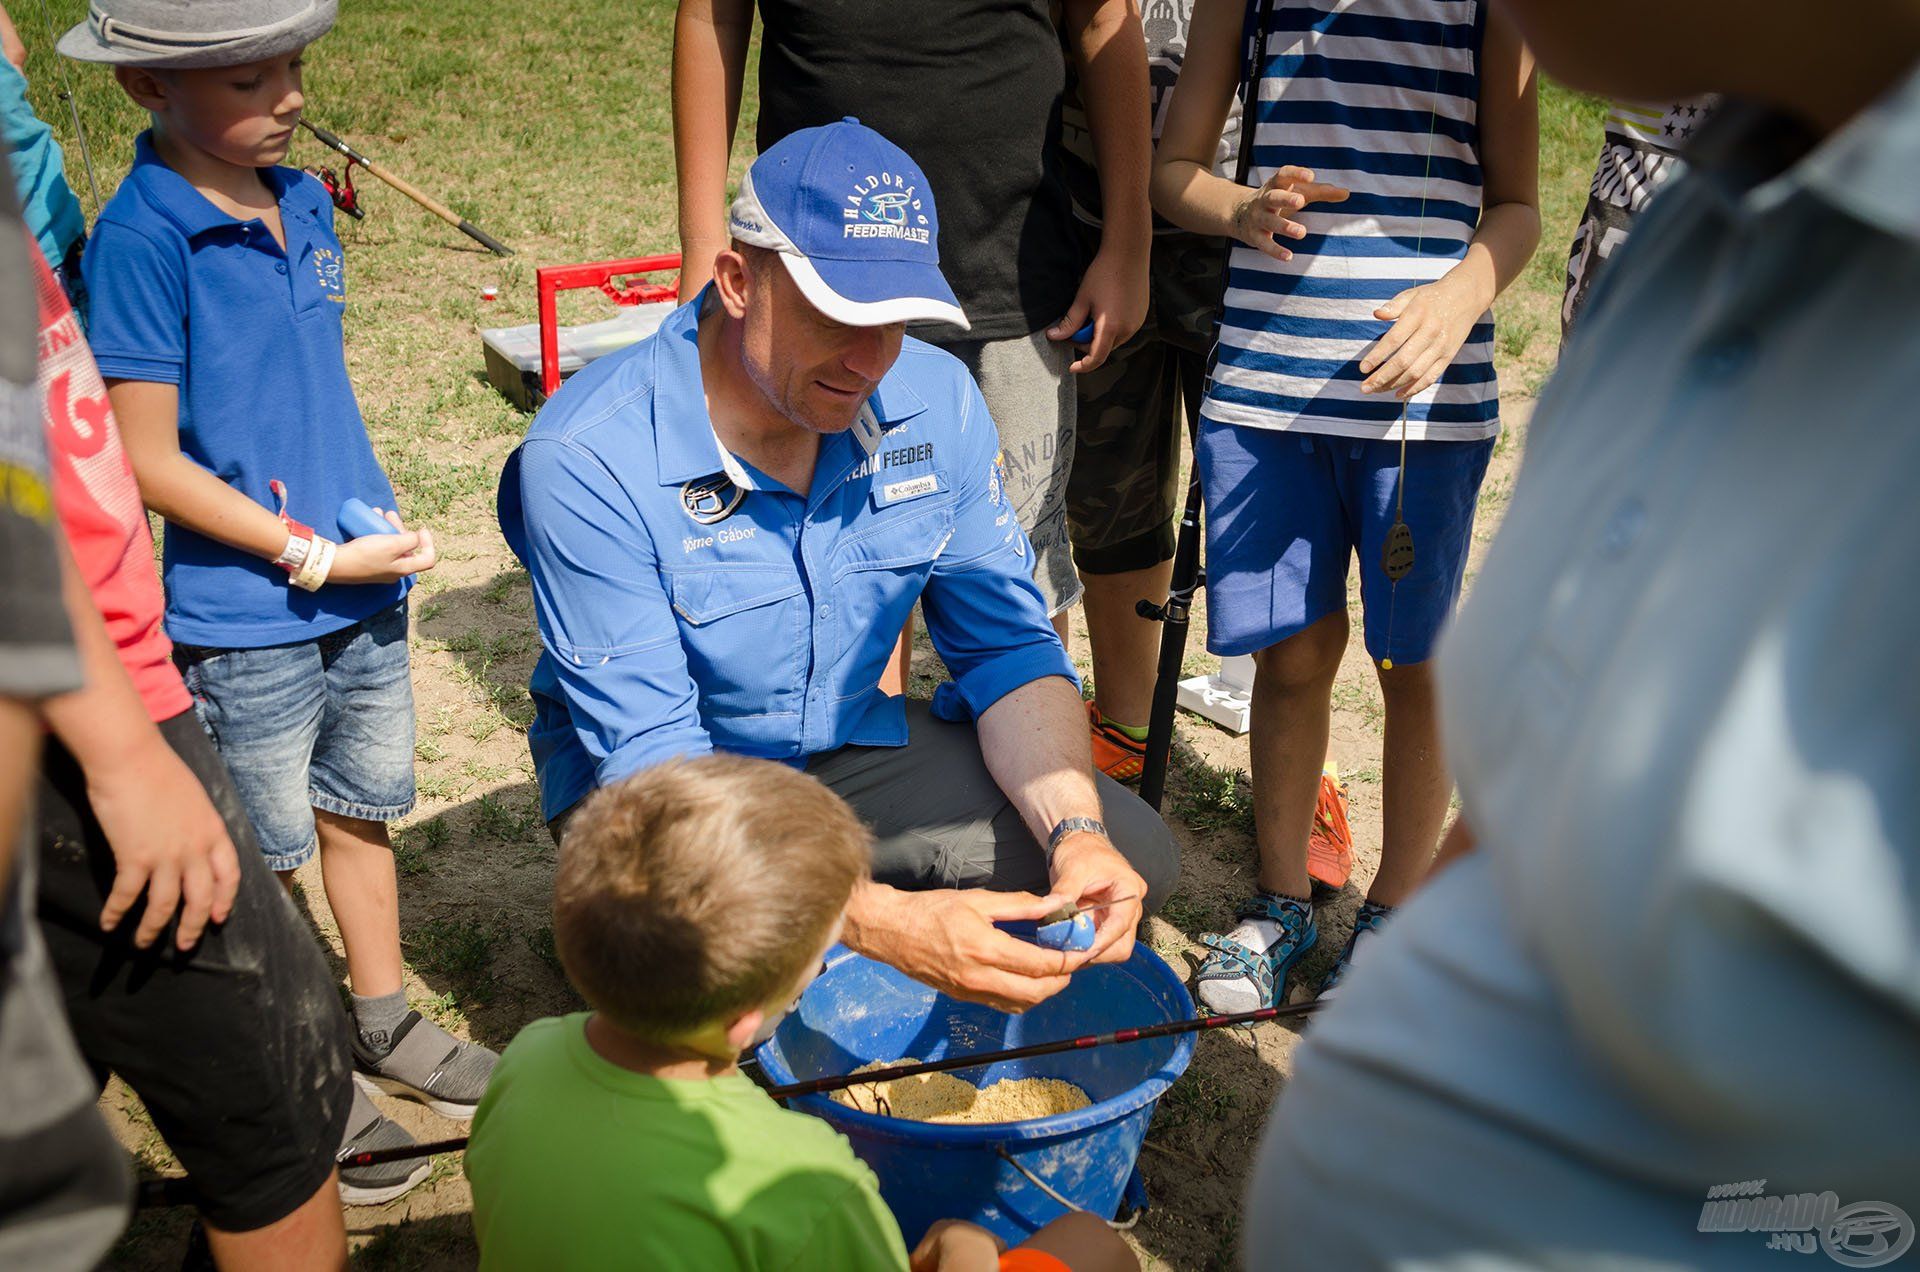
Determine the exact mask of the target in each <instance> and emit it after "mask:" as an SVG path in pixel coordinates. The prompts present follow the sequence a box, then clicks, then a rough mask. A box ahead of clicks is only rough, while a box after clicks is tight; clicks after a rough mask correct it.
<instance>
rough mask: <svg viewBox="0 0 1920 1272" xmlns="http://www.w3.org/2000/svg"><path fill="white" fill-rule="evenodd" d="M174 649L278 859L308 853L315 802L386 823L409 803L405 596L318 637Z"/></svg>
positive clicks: (271, 861)
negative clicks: (247, 645) (262, 645)
mask: <svg viewBox="0 0 1920 1272" xmlns="http://www.w3.org/2000/svg"><path fill="white" fill-rule="evenodd" d="M174 659H175V661H176V662H177V663H179V665H180V670H181V672H182V673H183V674H184V675H185V677H186V681H187V688H188V689H189V690H190V691H191V692H192V693H193V700H194V707H195V710H196V711H197V712H198V713H199V716H200V723H201V724H202V725H204V726H205V727H206V730H207V732H208V733H209V734H210V735H211V736H212V738H213V742H214V745H215V746H216V747H218V748H219V750H220V756H221V758H222V759H224V760H225V761H226V763H227V768H228V769H229V770H231V772H232V773H233V782H234V785H235V786H237V787H238V788H239V790H240V799H241V802H242V803H244V804H245V805H246V808H247V814H248V816H249V817H250V818H251V819H252V821H253V828H254V832H255V834H257V835H258V836H259V839H260V847H261V850H262V852H263V853H264V854H265V855H266V858H267V864H268V865H269V866H271V867H272V868H273V869H275V870H292V869H295V868H296V867H298V866H300V865H302V864H303V863H305V862H306V861H308V860H309V859H311V858H312V856H313V854H314V850H315V847H316V844H317V841H316V839H315V832H314V821H313V810H314V809H316V808H317V809H321V810H323V811H325V812H329V813H335V814H338V815H339V816H342V817H357V818H360V819H362V820H365V821H378V822H385V821H392V820H393V819H395V818H397V817H403V816H405V815H406V814H407V813H408V812H411V811H412V809H413V801H414V789H413V682H412V679H411V677H410V675H409V672H408V665H407V603H406V602H405V601H401V602H399V603H398V604H396V605H393V606H390V607H389V608H387V609H384V610H381V611H380V612H379V613H377V614H374V615H372V616H371V617H368V618H365V619H362V620H361V621H360V622H358V623H354V624H353V625H351V626H349V627H343V628H341V629H340V630H339V631H335V632H329V633H327V634H326V635H325V636H322V637H320V638H319V639H318V640H309V641H301V642H299V643H298V644H293V645H270V646H267V647H265V648H262V649H211V648H207V647H205V646H199V645H175V646H174Z"/></svg>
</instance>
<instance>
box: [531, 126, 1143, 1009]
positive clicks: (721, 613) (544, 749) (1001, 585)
mask: <svg viewBox="0 0 1920 1272" xmlns="http://www.w3.org/2000/svg"><path fill="white" fill-rule="evenodd" d="M729 232H730V234H731V236H732V241H731V246H730V247H729V249H728V250H727V251H724V252H721V253H720V254H719V256H718V259H717V260H716V262H715V267H714V278H713V282H712V283H711V284H709V285H708V286H707V287H706V288H704V289H703V290H702V291H701V292H700V294H699V295H698V296H697V297H695V298H693V299H692V300H691V301H690V302H689V303H688V304H686V305H683V306H682V307H681V308H680V309H679V311H678V312H676V313H675V314H674V315H673V316H672V317H671V318H669V319H668V320H667V321H666V323H665V324H664V325H662V327H661V328H660V330H659V332H658V333H657V334H656V335H655V336H653V337H651V338H649V339H648V340H645V341H643V342H641V343H640V344H638V345H635V346H634V347H632V348H631V349H628V350H625V351H623V352H621V353H619V354H616V355H614V356H612V357H609V358H604V359H602V360H600V361H599V362H596V363H594V364H593V365H592V366H591V367H589V368H588V369H586V370H585V371H582V372H581V373H580V374H579V375H578V376H576V377H575V378H574V379H573V380H572V381H570V382H569V383H568V384H567V386H566V387H565V388H564V389H562V390H561V392H560V393H559V395H558V396H556V397H555V398H554V399H553V401H552V402H551V403H550V404H549V405H548V407H547V408H546V410H544V411H543V412H542V413H541V414H540V417H539V418H538V419H537V420H535V421H534V425H533V428H532V429H531V430H530V431H529V433H528V435H527V439H526V441H525V442H524V443H522V445H521V446H520V448H519V449H518V450H516V451H515V452H514V454H513V456H512V457H511V458H510V459H509V460H508V461H507V467H506V471H505V473H504V474H503V476H502V478H501V485H500V524H501V527H502V529H503V530H504V531H505V533H506V538H507V542H508V544H509V545H510V546H511V547H512V548H513V550H514V552H515V554H516V555H518V556H519V558H520V559H521V560H522V561H523V562H525V563H526V566H527V569H528V572H529V573H530V574H531V575H532V579H533V594H534V603H535V608H536V612H537V614H538V618H539V624H540V635H541V641H542V645H543V651H542V656H541V658H540V662H539V665H538V666H537V667H536V668H535V670H534V674H533V681H532V685H531V690H532V695H533V699H534V703H535V706H536V718H535V721H534V725H533V728H532V730H531V731H530V735H529V740H530V744H531V746H532V749H533V758H534V765H535V767H536V769H537V770H538V772H539V777H540V789H541V801H542V810H543V812H544V813H545V815H546V817H547V818H548V820H549V823H550V824H552V825H553V826H554V828H555V833H556V835H557V834H558V833H559V828H560V826H561V824H562V823H563V822H564V818H565V816H566V814H567V813H568V811H569V810H571V809H572V808H573V806H574V805H576V804H577V803H578V802H579V801H580V800H581V799H582V798H583V797H584V796H586V795H587V794H588V793H589V792H590V791H592V790H593V789H595V788H596V787H599V786H602V785H605V784H607V783H609V782H613V781H616V780H618V779H619V778H622V777H624V776H626V775H627V774H630V773H633V772H635V771H637V770H639V769H642V768H645V767H647V766H649V765H652V764H656V763H659V762H660V761H662V760H665V759H668V758H670V757H673V756H678V755H697V754H702V753H705V752H707V751H712V750H724V751H731V752H736V753H739V754H745V755H754V756H760V757H764V758H770V759H779V760H785V761H787V762H789V763H792V764H795V765H799V766H804V767H805V768H806V769H807V770H808V771H809V772H812V773H813V774H814V775H815V776H817V777H819V778H820V779H821V780H822V781H824V782H826V783H827V785H829V786H830V787H832V788H833V789H834V790H835V791H836V792H838V793H839V794H840V795H842V796H843V797H844V798H846V799H847V800H848V801H849V802H850V803H851V804H852V805H853V806H854V808H855V809H856V811H858V812H859V813H860V815H861V816H862V817H863V818H864V819H865V820H866V821H867V822H868V823H869V824H870V825H871V826H872V827H873V828H874V831H875V834H876V838H877V841H878V842H877V843H876V845H875V849H874V861H873V881H872V882H871V883H868V884H865V885H863V886H862V887H861V888H860V889H859V890H858V891H856V893H855V894H854V898H853V901H852V903H851V904H850V905H849V907H848V910H847V917H846V926H845V932H844V939H845V940H846V942H847V943H848V944H849V945H851V946H853V947H854V948H855V949H858V950H861V951H862V952H864V953H866V954H868V955H870V956H872V957H874V958H878V959H880V960H882V961H884V962H887V963H890V964H892V965H894V966H895V967H898V968H900V969H901V970H902V971H905V972H907V973H908V974H909V975H911V976H913V977H915V978H916V979H919V980H921V981H923V982H925V983H927V984H930V985H933V986H935V987H936V988H939V989H942V990H945V991H947V992H949V993H953V994H956V995H959V996H962V997H966V998H970V999H974V1000H977V1001H982V1002H988V1003H992V1004H995V1005H998V1006H1003V1007H1008V1008H1020V1007H1025V1006H1030V1005H1031V1004H1033V1003H1036V1002H1039V1001H1040V1000H1042V999H1044V998H1046V997H1047V996H1048V995H1050V994H1052V993H1054V992H1056V991H1057V990H1059V989H1060V988H1062V987H1063V986H1064V985H1065V984H1066V981H1067V977H1068V975H1069V974H1070V973H1071V972H1072V971H1074V970H1075V969H1077V968H1078V967H1080V966H1082V965H1083V964H1085V963H1087V962H1091V961H1100V962H1109V961H1118V960H1120V959H1123V958H1125V957H1126V956H1127V955H1128V954H1129V953H1130V952H1131V950H1132V944H1133V933H1134V929H1135V927H1136V926H1137V925H1138V922H1139V920H1140V918H1141V916H1142V914H1143V912H1145V911H1146V910H1149V909H1151V908H1153V907H1154V906H1156V905H1157V904H1158V903H1159V902H1160V901H1161V900H1163V899H1164V898H1165V896H1166V894H1167V892H1168V891H1169V889H1170V888H1171V887H1172V885H1173V882H1174V880H1175V877H1176V876H1177V874H1178V868H1179V867H1178V854H1177V850H1176V848H1175V846H1174V844H1173V841H1172V838H1171V836H1170V835H1169V834H1168V832H1167V829H1166V827H1165V825H1164V824H1162V823H1161V822H1160V820H1159V818H1158V817H1156V816H1155V815H1154V814H1153V812H1152V811H1151V810H1150V809H1148V808H1147V806H1146V805H1145V804H1143V803H1142V802H1141V801H1140V800H1139V799H1138V798H1137V797H1136V796H1134V795H1132V794H1130V793H1128V792H1127V791H1125V790H1124V789H1123V788H1122V787H1120V786H1119V785H1117V784H1115V783H1113V782H1111V781H1110V780H1108V779H1105V778H1099V779H1096V777H1095V775H1094V773H1093V770H1092V765H1091V760H1090V756H1089V750H1088V741H1087V729H1086V716H1085V712H1084V708H1083V707H1082V706H1081V703H1080V696H1079V692H1078V678H1077V677H1076V676H1075V674H1074V671H1073V665H1072V663H1071V662H1070V661H1069V660H1068V658H1067V656H1066V654H1065V651H1064V650H1063V649H1062V647H1061V644H1060V640H1059V638H1058V637H1057V636H1056V635H1055V633H1054V630H1053V627H1052V625H1051V623H1050V622H1049V621H1048V618H1047V612H1046V606H1045V604H1044V603H1043V602H1042V600H1041V597H1040V592H1039V590H1038V589H1037V588H1036V587H1035V585H1034V583H1033V581H1032V579H1031V577H1030V574H1031V553H1032V549H1031V547H1030V546H1029V545H1028V542H1027V538H1026V535H1025V534H1024V533H1023V532H1022V531H1021V529H1020V526H1019V523H1018V522H1017V520H1016V519H1015V517H1014V515H1013V510H1012V509H1011V508H1010V507H1009V505H1008V499H1007V495H1006V492H1005V489H1004V484H1003V479H1002V477H1001V474H1000V470H999V465H998V459H997V455H998V449H999V442H998V435H997V433H996V432H995V429H994V424H993V420H992V419H991V418H990V417H989V415H988V413H987V408H986V404H985V403H984V402H983V401H982V400H981V396H980V391H979V389H978V388H977V387H976V386H975V385H974V382H973V380H972V378H971V377H970V376H969V375H968V374H967V372H966V369H965V368H964V366H962V364H961V363H960V362H959V361H958V360H956V359H955V358H953V357H952V356H951V355H949V354H946V353H944V352H941V351H940V350H938V349H935V348H933V347H932V346H930V345H927V344H924V343H922V342H920V341H918V340H913V339H908V338H907V337H906V335H905V326H906V324H907V323H908V322H909V321H915V320H935V321H942V322H950V323H954V324H956V325H958V326H961V327H963V328H964V327H965V326H966V321H967V320H966V317H965V315H964V314H963V313H962V312H961V310H960V306H959V304H958V303H957V302H956V300H955V299H954V294H953V291H952V289H951V288H950V287H949V286H948V284H947V281H946V279H945V278H944V277H943V276H942V274H941V272H940V265H939V260H940V256H939V246H938V242H939V222H938V218H937V216H936V214H935V211H934V198H933V192H932V191H931V190H930V189H929V188H928V185H927V181H926V178H925V177H924V175H923V174H922V173H921V171H920V169H919V168H918V167H917V166H916V165H915V164H914V162H913V161H912V160H911V159H910V158H908V157H907V155H906V154H905V153H904V152H903V151H901V150H900V149H899V148H898V147H897V146H894V145H893V144H891V143H890V142H888V141H887V140H886V139H885V138H883V137H881V136H880V135H879V134H878V133H876V132H874V131H873V130H872V129H870V128H866V127H864V126H862V125H861V124H859V123H858V122H857V121H855V120H851V119H849V120H845V121H842V122H840V123H835V124H830V125H827V126H825V127H821V128H812V129H805V130H802V131H800V132H796V133H794V134H792V135H790V136H788V137H787V138H785V139H784V140H782V141H780V142H779V143H778V144H776V145H774V146H772V147H770V148H769V149H768V150H766V151H765V152H763V153H762V154H761V155H760V157H759V158H758V159H757V160H756V161H755V162H754V165H753V168H752V171H751V172H750V173H749V174H748V177H747V179H746V181H745V182H744V183H743V184H742V186H741V189H740V194H739V197H738V198H737V199H736V200H735V202H734V204H733V208H732V212H731V216H730V221H729ZM916 601H918V602H919V603H920V606H921V610H922V612H923V613H924V615H925V616H926V622H927V628H928V632H929V634H930V635H931V637H932V639H933V643H934V647H935V648H936V649H937V650H938V651H939V653H940V654H941V656H942V657H943V658H944V659H945V661H946V663H947V666H948V669H949V670H950V671H951V672H952V674H953V680H952V683H951V684H950V685H943V686H942V688H941V691H940V693H939V694H937V695H936V696H935V700H934V703H933V705H932V707H931V709H929V708H927V707H925V706H922V705H921V704H918V703H908V702H906V701H904V700H903V699H901V698H898V697H893V696H890V695H888V694H887V693H885V692H884V691H883V690H882V689H881V688H880V687H879V680H880V675H881V672H882V670H883V668H884V667H885V665H886V662H887V657H888V654H889V653H890V652H891V650H892V647H893V644H894V641H895V639H896V637H897V635H898V633H899V631H900V628H901V625H902V623H903V622H904V621H905V620H906V618H907V615H908V613H909V612H910V611H911V610H912V608H913V605H914V603H915V602H916ZM968 717H971V718H972V719H973V720H974V721H975V722H977V728H976V726H975V725H969V724H968V723H966V720H967V718H968ZM909 722H911V725H912V728H911V735H912V736H911V741H909ZM1109 826H1111V827H1112V830H1111V832H1109V829H1108V827H1109ZM1069 904H1072V905H1079V906H1083V907H1091V906H1103V907H1104V908H1102V909H1100V910H1099V911H1098V912H1097V913H1096V915H1095V916H1094V917H1095V918H1096V919H1097V921H1098V929H1097V933H1096V937H1095V941H1094V945H1093V948H1092V949H1091V950H1089V951H1086V952H1084V953H1078V954H1064V955H1063V954H1061V953H1059V952H1055V951H1049V950H1043V949H1040V948H1039V947H1037V946H1035V945H1032V944H1029V943H1027V942H1024V941H1021V940H1017V939H1015V938H1013V937H1010V936H1008V935H1007V934H1006V933H1004V932H1002V931H1000V930H998V929H997V928H996V927H995V926H994V925H995V924H996V923H998V922H1005V921H1009V920H1020V919H1033V918H1038V917H1040V916H1042V915H1044V914H1045V913H1047V912H1048V911H1050V910H1053V909H1057V908H1059V907H1061V906H1063V905H1069Z"/></svg>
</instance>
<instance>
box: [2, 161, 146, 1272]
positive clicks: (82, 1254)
mask: <svg viewBox="0 0 1920 1272" xmlns="http://www.w3.org/2000/svg"><path fill="white" fill-rule="evenodd" d="M5 165H6V159H5V156H4V155H0V697H4V698H9V699H13V700H16V701H20V700H25V701H30V702H34V701H38V700H40V699H42V698H47V697H50V696H52V695H54V694H58V693H63V692H66V691H68V690H71V689H75V688H78V687H79V685H80V666H79V662H78V660H77V658H76V656H75V654H74V649H73V637H72V633H71V631H70V630H69V628H68V625H67V618H66V612H65V610H64V609H63V608H62V606H61V600H60V574H59V566H58V561H57V558H56V557H55V555H54V553H55V548H54V543H55V539H54V533H55V532H54V520H53V518H54V509H53V496H52V492H51V490H50V489H49V485H48V473H47V453H46V439H45V436H44V434H43V433H42V432H41V418H40V398H39V394H38V392H37V391H36V389H35V387H34V367H35V359H36V352H37V349H38V335H39V321H38V318H37V314H38V305H37V304H36V302H35V297H34V286H33V277H32V275H31V273H30V272H29V269H30V262H31V260H32V258H31V257H30V256H29V255H28V253H29V252H33V253H36V254H37V251H38V249H37V248H36V247H35V246H34V242H33V240H32V239H31V238H30V237H28V235H27V231H26V227H25V225H24V224H23V223H22V222H21V219H20V210H19V206H18V204H17V202H16V199H15V195H14V188H13V179H12V177H11V176H10V175H9V174H8V172H7V171H6V166H5ZM20 760H21V757H19V756H8V757H6V760H5V762H6V763H8V764H17V763H19V762H20ZM0 835H13V836H17V839H18V850H17V852H16V853H15V854H14V857H15V861H14V867H13V870H12V877H11V878H6V877H4V876H0V1267H4V1268H15V1267H19V1268H26V1267H34V1268H61V1267H73V1268H83V1267H91V1266H92V1265H93V1263H94V1261H95V1260H97V1259H98V1258H99V1256H100V1255H102V1254H104V1253H105V1252H106V1249H107V1247H108V1246H109V1245H111V1244H112V1241H113V1238H114V1236H115V1235H116V1234H117V1233H118V1232H119V1230H120V1226H121V1223H122V1215H121V1213H120V1210H119V1209H118V1208H117V1205H116V1203H118V1202H120V1201H122V1200H123V1199H122V1198H120V1197H117V1196H116V1197H103V1196H98V1195H94V1194H93V1193H91V1192H90V1191H88V1190H89V1189H90V1185H89V1184H88V1182H87V1180H88V1179H89V1178H95V1179H97V1178H98V1176H97V1175H93V1176H89V1173H88V1172H85V1171H80V1170H72V1169H69V1167H70V1166H71V1165H72V1163H67V1162H60V1161H54V1160H50V1159H49V1158H48V1157H47V1156H46V1155H45V1153H46V1152H47V1151H49V1150H48V1146H45V1145H41V1146H39V1147H37V1148H36V1149H35V1150H34V1151H26V1150H23V1149H22V1148H20V1143H21V1141H23V1140H24V1139H25V1138H26V1137H28V1136H32V1135H34V1134H35V1133H37V1132H40V1131H44V1130H47V1129H49V1128H51V1127H54V1126H56V1125H57V1124H59V1123H60V1122H61V1121H62V1120H64V1119H66V1118H69V1117H72V1116H73V1115H74V1114H75V1113H76V1112H82V1111H85V1110H86V1109H87V1108H88V1107H89V1106H90V1105H91V1104H92V1103H93V1099H94V1086H93V1079H92V1076H91V1075H90V1074H89V1072H88V1070H87V1067H86V1064H85V1063H84V1062H83V1061H82V1060H81V1058H80V1053H79V1051H78V1050H77V1049H75V1047H74V1044H73V1038H72V1035H71V1034H69V1033H68V1030H67V1020H66V1012H65V1009H64V1008H63V1007H62V1006H61V1002H60V991H59V987H58V986H57V985H56V984H55V982H54V978H53V973H52V969H51V968H50V967H49V965H48V963H47V951H46V946H45V945H44V944H43V943H42V942H41V940H40V933H39V929H38V928H37V927H36V926H35V924H34V922H33V918H32V906H33V895H34V868H33V850H34V840H33V838H32V836H31V834H30V833H29V829H28V828H27V827H13V826H0ZM100 1147H101V1145H100V1144H98V1143H87V1144H84V1145H79V1146H76V1148H75V1151H78V1152H85V1153H92V1152H95V1151H99V1149H100ZM52 1151H56V1152H57V1151H59V1148H58V1147H55V1148H53V1149H52ZM108 1177H109V1178H111V1172H109V1173H108ZM83 1194H84V1195H83Z"/></svg>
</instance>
